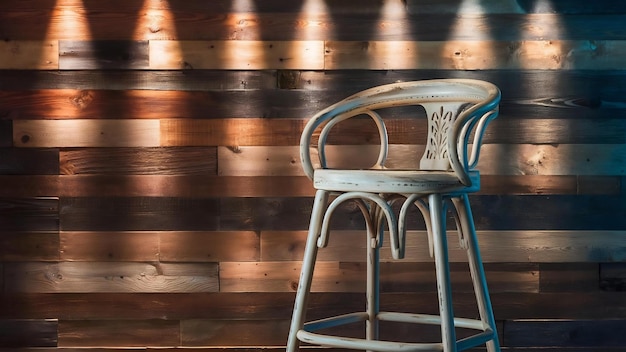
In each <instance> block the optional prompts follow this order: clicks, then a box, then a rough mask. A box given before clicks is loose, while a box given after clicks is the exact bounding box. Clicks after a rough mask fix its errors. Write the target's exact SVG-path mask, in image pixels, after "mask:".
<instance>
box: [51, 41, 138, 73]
mask: <svg viewBox="0 0 626 352" xmlns="http://www.w3.org/2000/svg"><path fill="white" fill-rule="evenodd" d="M58 50H59V53H58V56H59V59H58V62H59V64H58V65H59V69H60V70H68V69H69V70H93V69H104V70H106V69H125V70H140V69H147V68H148V67H149V56H148V42H147V41H138V42H129V41H114V40H108V41H65V40H62V41H60V42H59V48H58Z"/></svg>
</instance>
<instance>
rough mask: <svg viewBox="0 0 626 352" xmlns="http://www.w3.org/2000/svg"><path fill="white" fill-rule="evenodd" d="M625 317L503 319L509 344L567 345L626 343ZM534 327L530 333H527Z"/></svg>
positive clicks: (613, 345) (612, 345) (589, 345)
mask: <svg viewBox="0 0 626 352" xmlns="http://www.w3.org/2000/svg"><path fill="white" fill-rule="evenodd" d="M624 329H626V321H624V320H592V321H561V320H541V321H535V320H521V321H506V322H505V323H504V331H503V335H504V341H505V343H506V344H507V345H508V346H526V347H532V346H568V347H593V346H601V347H604V348H611V347H620V346H624V345H625V344H626V339H625V338H624V334H622V333H621V332H622V331H624ZM525 331H527V332H530V331H533V333H531V334H530V335H532V338H531V337H530V336H529V334H528V333H525Z"/></svg>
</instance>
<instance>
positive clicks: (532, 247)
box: [261, 227, 626, 287]
mask: <svg viewBox="0 0 626 352" xmlns="http://www.w3.org/2000/svg"><path fill="white" fill-rule="evenodd" d="M622 237H623V236H622V233H621V232H620V230H618V231H544V230H539V231H532V230H529V231H510V230H505V231H484V230H480V228H479V231H478V241H479V243H480V247H481V254H482V258H483V261H484V262H486V263H506V262H518V263H525V262H529V263H565V265H563V266H560V267H558V268H561V269H562V270H564V272H565V271H566V270H574V271H575V270H576V268H588V266H587V265H591V264H582V265H572V263H595V262H621V261H623V260H624V258H626V251H625V250H624V248H626V246H625V245H626V243H624V244H621V245H620V243H621V241H622ZM406 240H407V242H406V246H407V247H406V256H405V259H404V260H406V261H411V262H432V260H433V259H432V258H431V257H430V254H429V252H428V241H427V239H426V234H425V232H423V231H410V232H409V234H408V236H407V239H406ZM305 242H306V231H263V232H262V233H261V253H262V256H261V260H262V261H294V260H296V261H297V260H301V258H302V257H303V255H304V245H305ZM448 245H449V247H450V260H451V261H452V262H465V261H467V256H466V254H465V251H464V250H461V249H460V248H459V244H458V240H457V234H456V231H455V230H454V228H453V227H452V228H450V230H449V233H448ZM365 246H366V241H365V234H364V232H363V231H333V233H332V235H331V237H330V242H329V245H328V247H326V248H323V249H320V250H319V256H318V260H319V261H340V260H344V261H355V262H358V261H364V254H363V253H365ZM380 255H381V259H382V260H384V261H389V260H391V258H392V257H391V250H390V249H389V243H388V241H386V242H384V243H383V247H382V249H381V251H380ZM552 270H553V269H551V270H550V271H547V272H548V273H549V274H547V275H550V277H552V276H555V275H558V274H556V273H558V271H554V273H555V274H554V275H552V272H553V271H552ZM596 277H597V273H596ZM562 279H564V280H565V278H562ZM553 280H554V279H550V278H546V282H545V285H547V286H546V287H548V286H552V285H553V284H551V283H550V282H551V281H553Z"/></svg>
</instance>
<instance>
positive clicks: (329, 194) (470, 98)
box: [287, 79, 500, 352]
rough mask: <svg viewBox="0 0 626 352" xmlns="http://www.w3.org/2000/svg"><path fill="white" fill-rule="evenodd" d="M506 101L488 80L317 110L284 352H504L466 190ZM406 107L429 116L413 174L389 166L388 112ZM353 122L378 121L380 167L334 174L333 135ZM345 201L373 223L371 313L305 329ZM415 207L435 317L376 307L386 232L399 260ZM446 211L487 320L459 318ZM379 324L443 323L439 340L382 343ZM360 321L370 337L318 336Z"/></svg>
mask: <svg viewBox="0 0 626 352" xmlns="http://www.w3.org/2000/svg"><path fill="white" fill-rule="evenodd" d="M499 102H500V91H499V89H498V88H497V87H496V86H494V85H493V84H491V83H488V82H483V81H478V80H470V79H439V80H422V81H414V82H403V83H393V84H387V85H382V86H378V87H374V88H370V89H367V90H364V91H362V92H359V93H356V94H354V95H352V96H350V97H348V98H346V99H344V100H342V101H340V102H338V103H336V104H334V105H332V106H330V107H328V108H326V109H324V110H322V111H320V112H319V113H317V114H316V115H315V116H313V117H312V118H311V119H310V120H309V121H308V123H307V124H306V126H305V128H304V131H303V132H302V136H301V139H300V157H301V161H302V166H303V168H304V172H305V173H306V175H307V176H308V177H309V178H310V179H311V180H312V181H313V185H314V187H315V189H316V194H315V199H314V204H313V209H312V214H311V220H310V227H309V232H308V237H307V241H306V247H305V254H304V258H303V263H302V271H301V274H300V281H299V284H298V289H297V293H296V298H295V304H294V309H293V316H292V321H291V326H290V331H289V337H288V341H287V352H295V351H296V350H297V349H298V347H299V344H300V342H304V343H307V344H311V345H317V346H325V347H334V348H346V349H357V350H367V351H380V352H392V351H393V352H398V351H402V352H407V351H444V352H452V351H462V350H467V349H470V348H473V347H476V346H480V345H483V344H486V346H487V350H488V351H489V352H496V351H500V345H499V341H498V335H497V332H496V326H495V320H494V316H493V310H492V306H491V302H490V299H489V293H488V290H487V283H486V280H485V273H484V270H483V265H482V260H481V256H480V251H479V246H478V242H477V237H476V230H475V228H474V222H473V218H472V213H471V210H470V203H469V200H468V194H469V193H472V192H476V191H478V190H479V189H480V175H479V172H478V171H477V170H476V164H477V163H478V157H479V152H480V145H481V142H482V137H483V134H484V131H485V128H486V127H487V124H488V123H489V121H491V120H493V119H494V118H495V117H496V116H497V115H498V105H499ZM406 106H417V108H419V107H420V106H421V107H422V108H423V109H424V110H425V112H426V116H427V118H426V120H427V121H428V123H427V124H428V133H427V140H426V141H423V143H424V144H425V152H424V154H423V155H422V156H421V159H420V161H419V167H416V168H415V170H412V169H404V168H403V169H392V168H387V167H386V165H385V162H386V160H387V154H388V138H387V130H386V127H385V123H384V120H383V118H382V117H381V114H382V112H381V109H384V108H391V107H406ZM403 109H406V108H403ZM353 117H365V118H367V117H369V118H371V119H372V120H373V121H374V123H375V124H376V126H377V128H378V133H379V136H380V151H379V153H378V158H377V161H376V162H375V164H374V165H373V166H372V167H371V168H369V169H359V170H353V169H332V168H330V167H328V166H327V165H328V163H327V157H326V155H327V152H326V141H327V138H328V136H329V133H330V131H331V129H332V128H333V127H334V126H335V125H337V124H338V123H340V122H342V121H345V120H347V119H350V118H353ZM314 137H316V138H319V139H318V141H317V148H315V147H314V146H312V145H311V144H312V140H313V139H314ZM315 149H317V151H315ZM312 154H313V155H314V154H317V157H316V159H317V161H316V163H313V162H312ZM418 157H419V156H418ZM416 164H417V162H416ZM347 201H353V202H355V203H356V205H357V206H358V208H359V209H360V210H361V212H362V213H363V216H364V218H365V223H366V235H367V236H368V243H369V246H367V247H368V248H367V284H366V286H367V287H366V301H367V302H366V307H365V308H364V310H363V311H361V312H354V313H348V314H342V315H339V316H333V317H328V318H324V319H320V320H315V321H310V322H305V315H306V312H307V300H308V297H309V293H310V289H311V283H312V278H313V271H314V267H315V261H316V257H317V252H318V248H321V247H325V246H326V245H327V243H328V240H329V232H330V231H329V226H330V225H329V224H330V218H331V216H332V214H333V212H334V211H335V210H336V209H337V208H338V207H339V206H340V205H341V204H342V203H344V202H347ZM449 205H451V206H449ZM413 206H415V207H416V208H417V209H419V212H418V214H421V215H422V216H423V218H424V222H425V224H426V230H427V231H426V232H427V234H428V240H429V247H430V253H431V256H434V261H435V270H436V278H437V293H438V295H437V296H438V300H439V314H438V315H432V314H417V313H407V312H385V311H380V309H379V252H380V248H381V246H382V242H383V235H384V234H385V233H387V232H388V235H389V238H390V247H391V251H392V255H393V258H394V259H402V258H403V257H404V252H405V237H406V227H407V225H406V222H407V215H408V214H409V211H410V210H411V208H412V207H413ZM448 209H450V210H451V213H452V214H453V215H454V218H455V221H456V227H457V231H458V232H459V238H460V242H461V246H462V247H463V248H465V249H466V251H467V256H468V263H469V269H470V274H471V278H472V283H473V288H474V291H475V295H476V302H477V305H478V312H479V315H480V319H469V318H459V317H455V316H454V312H453V307H452V290H451V285H450V269H449V261H448V245H447V239H446V221H445V219H446V214H447V211H448ZM385 227H386V228H387V231H385ZM380 321H393V322H400V323H414V324H430V325H439V326H440V327H441V341H440V342H434V343H412V342H411V343H408V342H397V341H386V340H380V339H379V333H378V330H379V328H378V325H379V322H380ZM358 322H364V323H365V337H364V338H355V337H347V336H337V335H334V334H327V333H321V332H319V330H320V329H329V330H332V328H335V327H338V326H341V325H345V324H350V323H358ZM456 328H466V329H472V330H470V331H472V332H473V334H471V336H469V337H465V338H462V339H457V337H456ZM325 331H328V330H325Z"/></svg>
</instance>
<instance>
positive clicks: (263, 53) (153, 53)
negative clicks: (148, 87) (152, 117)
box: [149, 40, 324, 70]
mask: <svg viewBox="0 0 626 352" xmlns="http://www.w3.org/2000/svg"><path fill="white" fill-rule="evenodd" d="M149 48H150V49H149V50H150V54H149V55H150V69H160V70H163V69H166V70H167V69H175V70H180V69H222V70H267V69H303V70H321V69H323V68H324V44H323V42H322V41H290V42H262V41H248V40H237V41H212V42H205V41H169V40H151V41H150V45H149Z"/></svg>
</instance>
